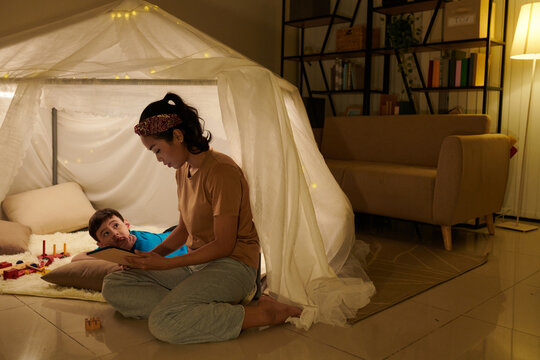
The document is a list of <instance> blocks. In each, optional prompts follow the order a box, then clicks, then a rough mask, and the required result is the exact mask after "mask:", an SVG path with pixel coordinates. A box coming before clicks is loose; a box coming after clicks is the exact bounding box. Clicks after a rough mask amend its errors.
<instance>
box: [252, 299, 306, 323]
mask: <svg viewBox="0 0 540 360" xmlns="http://www.w3.org/2000/svg"><path fill="white" fill-rule="evenodd" d="M244 309H245V315H244V323H243V324H242V329H247V328H250V327H259V326H267V325H277V324H283V323H284V322H285V320H287V318H289V317H299V316H300V314H302V309H300V308H299V307H296V306H292V305H287V304H284V303H280V302H278V301H277V300H275V299H273V298H271V297H270V296H267V295H263V296H261V297H260V298H259V301H258V302H257V305H255V306H245V307H244Z"/></svg>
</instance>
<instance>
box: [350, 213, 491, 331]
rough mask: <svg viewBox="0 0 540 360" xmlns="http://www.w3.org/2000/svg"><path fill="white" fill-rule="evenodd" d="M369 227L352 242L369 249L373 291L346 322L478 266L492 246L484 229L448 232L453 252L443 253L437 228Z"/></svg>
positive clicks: (394, 223)
mask: <svg viewBox="0 0 540 360" xmlns="http://www.w3.org/2000/svg"><path fill="white" fill-rule="evenodd" d="M357 228H358V226H357ZM376 228H378V230H377V229H376ZM373 229H374V227H373V226H371V227H370V228H369V230H362V229H361V230H360V231H358V233H357V238H358V239H362V240H363V241H365V242H367V243H368V244H369V245H370V253H369V255H368V257H367V259H366V262H367V264H365V266H366V267H367V274H368V276H369V277H370V279H371V280H372V281H373V283H374V284H375V288H376V291H377V293H376V294H375V296H373V297H372V298H371V303H370V304H368V305H367V306H366V307H364V308H362V309H360V310H359V311H358V313H357V315H356V317H355V318H353V319H349V322H350V323H355V322H357V321H359V320H361V319H364V318H366V317H368V316H371V315H373V314H376V313H378V312H380V311H382V310H384V309H386V308H389V307H391V306H393V305H395V304H397V303H399V302H402V301H404V300H406V299H408V298H411V297H413V296H415V295H417V294H419V293H421V292H423V291H426V290H428V289H430V288H432V287H434V286H437V285H439V284H441V283H444V282H446V281H449V280H451V279H453V278H455V277H457V276H459V275H462V274H464V273H465V272H467V271H470V270H472V269H474V268H476V267H478V266H481V265H482V264H484V263H486V262H487V258H488V252H489V250H488V249H489V247H490V244H491V242H490V239H489V236H488V235H487V230H485V229H481V230H478V231H470V230H465V229H459V228H455V229H453V230H452V235H453V242H454V248H455V249H454V250H453V251H446V250H444V247H443V240H442V235H441V233H440V230H439V228H438V227H434V226H430V225H425V224H414V223H407V222H401V221H397V220H386V223H385V224H383V226H375V229H376V230H373Z"/></svg>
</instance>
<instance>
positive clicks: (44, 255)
mask: <svg viewBox="0 0 540 360" xmlns="http://www.w3.org/2000/svg"><path fill="white" fill-rule="evenodd" d="M45 255H46V254H45V240H43V256H45Z"/></svg>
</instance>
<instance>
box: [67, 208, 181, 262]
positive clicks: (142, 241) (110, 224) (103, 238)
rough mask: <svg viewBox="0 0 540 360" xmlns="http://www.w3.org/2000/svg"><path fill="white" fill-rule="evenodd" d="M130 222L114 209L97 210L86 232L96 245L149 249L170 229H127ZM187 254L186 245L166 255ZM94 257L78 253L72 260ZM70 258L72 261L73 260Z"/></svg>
mask: <svg viewBox="0 0 540 360" xmlns="http://www.w3.org/2000/svg"><path fill="white" fill-rule="evenodd" d="M129 227H130V224H129V222H128V221H127V220H125V219H124V217H123V216H122V215H121V214H120V213H119V212H118V211H117V210H115V209H110V208H107V209H102V210H97V211H96V212H95V213H94V215H92V217H91V218H90V220H89V221H88V232H89V233H90V236H92V238H94V240H96V242H97V245H98V247H100V248H103V247H106V246H116V247H119V248H122V249H125V250H131V251H133V250H139V251H145V252H147V251H151V250H152V249H153V248H155V247H156V246H158V245H159V244H160V243H161V242H162V241H163V240H164V239H165V238H166V237H167V236H168V235H169V234H170V232H171V231H172V229H170V230H169V229H168V230H166V231H165V232H163V233H152V232H148V231H138V230H129ZM183 254H187V247H186V246H185V245H184V246H182V247H181V248H180V249H178V250H176V251H174V252H172V253H170V254H169V255H167V257H172V256H178V255H183ZM89 259H94V258H93V257H90V256H88V255H86V254H85V253H82V254H78V255H77V256H75V257H74V258H73V260H89ZM73 260H72V261H73Z"/></svg>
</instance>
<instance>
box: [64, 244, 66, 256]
mask: <svg viewBox="0 0 540 360" xmlns="http://www.w3.org/2000/svg"><path fill="white" fill-rule="evenodd" d="M64 255H66V243H64Z"/></svg>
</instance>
